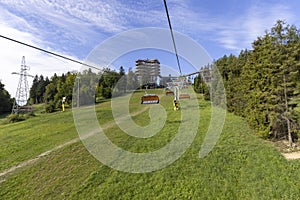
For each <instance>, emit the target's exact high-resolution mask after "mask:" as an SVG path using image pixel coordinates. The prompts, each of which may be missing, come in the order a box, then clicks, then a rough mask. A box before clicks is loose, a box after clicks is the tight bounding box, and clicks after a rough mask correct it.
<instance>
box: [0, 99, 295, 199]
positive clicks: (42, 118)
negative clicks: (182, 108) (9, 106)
mask: <svg viewBox="0 0 300 200" xmlns="http://www.w3.org/2000/svg"><path fill="white" fill-rule="evenodd" d="M140 95H141V94H140V93H135V94H134V96H133V98H132V101H131V104H132V105H131V107H130V112H131V114H132V115H133V120H134V121H135V122H136V123H137V124H139V125H141V126H145V125H146V124H147V122H148V121H149V115H148V108H150V107H151V105H140V104H138V99H139V97H140ZM198 100H199V108H200V120H199V129H198V133H197V135H196V137H195V139H194V141H193V143H192V145H191V146H190V148H188V150H187V151H186V152H185V153H184V154H183V156H181V157H180V158H179V159H178V160H177V161H176V162H174V163H173V164H171V165H170V166H167V167H165V168H163V169H161V170H158V171H154V172H150V173H141V174H133V173H125V172H120V171H116V170H113V169H111V168H109V167H107V166H105V165H103V164H101V163H100V162H99V161H98V160H96V159H95V158H94V157H93V156H92V155H91V154H89V152H88V151H87V150H86V148H85V147H84V146H83V144H82V142H81V141H80V140H79V139H78V135H77V132H76V129H75V126H74V121H73V118H72V112H71V110H67V111H66V112H56V113H51V114H38V115H37V116H36V117H32V118H30V119H28V120H26V121H23V122H19V123H16V124H6V125H0V144H1V153H0V173H2V172H4V171H5V170H7V169H10V168H12V167H13V166H15V165H17V164H18V163H22V162H24V161H25V162H26V161H28V160H30V159H34V158H36V157H37V156H39V155H41V154H43V153H44V152H47V151H49V152H48V153H46V154H44V155H43V156H39V157H38V159H35V160H34V162H31V163H29V164H27V165H24V167H21V168H18V169H16V170H15V171H13V172H11V173H8V174H6V175H3V176H1V179H0V180H1V181H0V198H1V199H47V198H51V199H297V198H298V197H299V192H300V182H299V178H300V162H299V161H297V160H295V161H287V160H286V159H285V158H284V157H283V156H282V155H281V154H280V153H279V152H278V151H277V150H275V148H274V147H273V146H272V145H271V144H270V143H268V142H266V141H265V140H262V139H259V138H258V137H256V136H255V135H254V134H253V133H252V130H251V129H249V127H248V126H247V124H246V122H245V121H244V119H242V118H241V117H238V116H235V115H233V114H230V113H228V114H227V116H226V122H225V125H224V129H223V132H222V134H221V137H220V139H219V141H218V142H217V144H216V146H215V147H214V149H213V151H212V152H210V153H209V154H208V156H206V157H205V158H201V159H200V158H199V150H200V148H201V144H202V143H203V139H204V136H205V133H206V131H207V129H208V125H209V122H210V117H211V115H210V111H211V108H210V103H209V102H207V101H204V100H203V99H202V96H201V95H198ZM171 101H172V97H166V96H163V98H161V105H163V106H165V109H166V112H167V114H168V120H167V124H166V125H165V126H164V129H162V131H161V132H160V133H159V134H158V135H156V136H154V137H153V138H149V139H145V141H143V140H142V139H134V138H132V137H129V136H127V135H125V134H122V131H121V130H120V129H119V128H118V127H117V126H116V124H115V123H114V122H113V121H112V120H113V118H112V113H111V110H110V102H104V103H101V104H98V105H97V106H96V111H97V116H98V118H99V121H100V124H101V125H102V127H103V129H104V130H105V133H106V134H107V135H108V137H109V138H110V139H111V140H112V141H113V142H114V143H115V144H118V146H121V147H122V148H124V149H128V150H131V151H136V152H148V151H153V150H155V149H157V148H160V147H162V146H164V145H165V144H166V143H167V142H168V141H169V140H170V139H172V138H173V137H174V134H176V131H174V130H173V129H175V130H176V129H177V128H178V127H179V125H180V115H181V113H180V112H174V111H173V110H172V106H171V104H170V102H171ZM169 105H170V106H169ZM70 141H71V142H70ZM68 142H69V143H68ZM59 145H60V146H59ZM58 146H59V148H55V147H58Z"/></svg>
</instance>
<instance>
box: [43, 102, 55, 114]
mask: <svg viewBox="0 0 300 200" xmlns="http://www.w3.org/2000/svg"><path fill="white" fill-rule="evenodd" d="M45 111H46V113H52V112H54V111H55V103H54V102H53V101H49V102H48V103H46V105H45Z"/></svg>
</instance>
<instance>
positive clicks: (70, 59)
mask: <svg viewBox="0 0 300 200" xmlns="http://www.w3.org/2000/svg"><path fill="white" fill-rule="evenodd" d="M0 37H1V38H4V39H6V40H9V41H12V42H15V43H18V44H21V45H24V46H27V47H30V48H33V49H36V50H39V51H42V52H44V53H47V54H50V55H53V56H56V57H59V58H62V59H65V60H69V61H71V62H74V63H77V64H81V65H84V66H87V67H90V68H93V69H97V70H101V69H100V68H98V67H95V66H93V65H89V64H86V63H83V62H80V61H78V60H75V59H72V58H68V57H66V56H63V55H61V54H58V53H54V52H52V51H48V50H46V49H42V48H40V47H36V46H33V45H30V44H27V43H25V42H21V41H18V40H15V39H12V38H9V37H6V36H3V35H0Z"/></svg>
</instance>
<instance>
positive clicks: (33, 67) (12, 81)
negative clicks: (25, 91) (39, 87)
mask: <svg viewBox="0 0 300 200" xmlns="http://www.w3.org/2000/svg"><path fill="white" fill-rule="evenodd" d="M0 32H1V34H3V35H6V36H11V37H13V38H18V40H21V41H22V42H25V43H29V44H32V45H35V46H39V44H37V43H35V42H34V41H36V38H35V37H34V36H33V35H31V34H29V33H26V32H21V31H19V30H16V29H14V28H11V27H8V26H6V25H3V24H0ZM0 47H1V50H0V59H1V73H0V79H1V80H2V83H3V84H5V89H6V90H8V91H9V93H10V95H11V96H13V97H14V96H15V93H16V89H17V86H18V81H19V76H17V75H12V74H11V73H12V72H20V66H21V60H22V57H23V56H25V60H26V65H28V66H29V67H30V71H28V74H31V75H36V74H38V75H41V74H42V75H44V76H48V77H49V78H50V77H51V76H52V75H53V74H54V72H56V73H57V74H61V73H66V72H67V71H72V70H77V69H78V68H79V67H80V66H79V65H77V64H74V63H71V62H68V61H65V60H62V59H58V58H55V57H53V56H50V55H48V54H45V53H42V52H40V51H37V50H34V49H31V48H29V47H26V46H22V45H20V44H17V43H14V42H11V41H9V40H6V39H3V38H0ZM71 58H72V57H71ZM75 59H76V58H75ZM28 83H29V85H31V83H32V79H31V78H28Z"/></svg>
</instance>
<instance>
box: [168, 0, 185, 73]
mask: <svg viewBox="0 0 300 200" xmlns="http://www.w3.org/2000/svg"><path fill="white" fill-rule="evenodd" d="M164 5H165V10H166V15H167V18H168V23H169V29H170V32H171V36H172V42H173V46H174V51H175V55H176V60H177V65H178V69H179V72H180V75H182V72H181V67H180V62H179V57H178V52H177V48H176V43H175V38H174V34H173V29H172V25H171V20H170V16H169V11H168V6H167V2H166V0H164Z"/></svg>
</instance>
